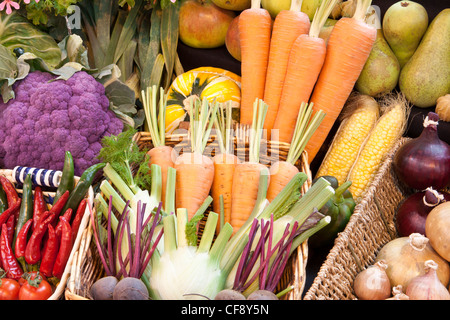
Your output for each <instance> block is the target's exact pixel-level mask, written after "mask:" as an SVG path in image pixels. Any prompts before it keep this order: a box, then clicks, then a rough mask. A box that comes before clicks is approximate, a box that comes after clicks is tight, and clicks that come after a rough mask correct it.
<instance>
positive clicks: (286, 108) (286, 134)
mask: <svg viewBox="0 0 450 320" xmlns="http://www.w3.org/2000/svg"><path fill="white" fill-rule="evenodd" d="M335 3H336V0H324V1H323V2H322V3H321V5H320V7H319V8H318V10H317V12H316V14H315V15H314V18H313V21H312V23H311V28H310V30H309V33H304V34H301V35H299V36H298V37H297V38H296V39H295V41H294V42H293V44H292V48H291V50H290V54H289V59H288V62H287V70H286V72H285V74H286V76H285V79H284V83H283V89H282V92H281V97H280V103H279V108H278V112H277V115H276V118H275V120H274V125H273V129H275V130H277V131H278V139H279V141H282V142H286V143H291V142H292V137H293V135H294V130H295V120H296V119H297V114H298V112H299V109H300V106H301V104H302V102H305V103H308V102H309V98H310V96H311V93H312V91H313V88H314V85H315V84H316V81H317V78H318V77H319V74H320V72H321V70H322V66H323V64H324V61H325V54H326V45H325V41H324V40H323V39H322V38H320V37H319V33H320V29H321V28H322V26H323V25H324V23H325V22H326V20H327V17H328V16H329V14H330V12H331V10H332V9H333V7H334V5H335Z"/></svg>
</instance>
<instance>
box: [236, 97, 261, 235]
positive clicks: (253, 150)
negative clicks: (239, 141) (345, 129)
mask: <svg viewBox="0 0 450 320" xmlns="http://www.w3.org/2000/svg"><path fill="white" fill-rule="evenodd" d="M253 109H254V111H253V121H252V127H251V130H250V139H249V161H247V162H242V163H239V164H237V165H236V168H235V170H234V177H233V189H232V193H231V225H232V226H233V230H234V233H235V232H236V231H237V230H239V228H240V227H241V226H242V225H243V224H244V223H245V222H246V221H247V219H248V218H249V217H250V215H251V213H252V211H253V209H254V207H255V204H256V200H257V196H258V191H259V181H260V176H261V175H268V174H269V172H268V169H267V167H266V166H265V165H263V164H261V163H260V162H259V152H260V145H261V137H262V131H263V129H262V127H263V123H264V120H265V116H266V112H267V104H266V103H265V102H264V101H262V100H261V99H256V100H255V102H254V104H253ZM266 188H267V186H266Z"/></svg>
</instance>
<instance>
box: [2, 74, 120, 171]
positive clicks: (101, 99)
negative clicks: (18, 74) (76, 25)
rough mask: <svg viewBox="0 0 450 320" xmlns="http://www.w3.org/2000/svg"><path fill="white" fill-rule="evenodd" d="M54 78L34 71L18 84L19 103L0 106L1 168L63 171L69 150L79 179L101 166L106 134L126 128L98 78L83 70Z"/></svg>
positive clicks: (16, 86)
mask: <svg viewBox="0 0 450 320" xmlns="http://www.w3.org/2000/svg"><path fill="white" fill-rule="evenodd" d="M54 78H55V76H53V75H52V74H50V73H48V72H40V71H34V72H31V73H30V74H29V75H28V76H27V77H26V78H25V79H24V80H21V81H18V82H17V83H16V84H15V85H14V87H13V89H14V92H15V94H16V97H15V99H12V100H10V101H8V103H6V104H4V103H3V102H0V166H1V167H3V168H13V167H15V166H29V167H36V168H42V169H53V170H62V169H63V164H64V156H65V151H70V152H71V153H72V156H73V159H74V168H75V174H76V175H78V176H80V175H81V174H82V173H83V171H84V170H85V169H86V168H88V167H89V166H91V165H93V164H95V163H97V162H99V160H98V159H97V156H98V153H99V151H100V149H101V139H102V138H103V136H105V135H117V134H119V133H120V132H121V131H122V130H123V122H122V121H121V120H120V119H119V118H117V117H116V115H115V114H114V113H113V112H112V111H111V110H110V109H109V100H108V98H107V97H106V95H105V89H104V87H103V85H102V84H101V83H99V82H97V81H96V80H95V79H94V77H92V76H91V75H89V74H88V73H86V72H84V71H80V72H77V73H75V74H74V75H73V76H72V77H71V78H69V79H68V80H55V81H50V80H52V79H54ZM0 100H1V99H0Z"/></svg>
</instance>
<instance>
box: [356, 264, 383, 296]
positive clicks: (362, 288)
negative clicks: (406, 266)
mask: <svg viewBox="0 0 450 320" xmlns="http://www.w3.org/2000/svg"><path fill="white" fill-rule="evenodd" d="M386 268H387V264H386V263H385V262H384V261H383V260H380V261H378V262H376V263H375V264H373V265H372V266H369V267H368V268H366V269H364V270H363V271H361V272H360V273H358V274H357V276H356V278H355V281H354V282H353V290H354V291H355V295H356V296H357V297H358V299H360V300H384V299H386V298H388V297H389V296H390V295H391V284H390V282H389V278H388V276H387V274H386Z"/></svg>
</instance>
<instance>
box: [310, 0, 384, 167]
mask: <svg viewBox="0 0 450 320" xmlns="http://www.w3.org/2000/svg"><path fill="white" fill-rule="evenodd" d="M370 4H371V0H358V2H357V7H356V11H355V14H354V15H353V17H351V18H347V17H344V18H341V19H339V21H338V22H336V24H335V25H334V27H333V31H332V32H331V34H330V38H329V39H328V44H327V54H326V57H325V63H324V65H323V68H322V71H321V72H320V75H319V79H318V80H317V83H316V86H315V88H314V91H313V93H312V96H311V99H310V102H313V103H314V109H315V110H319V109H321V110H323V111H324V112H325V113H326V114H327V115H326V117H325V119H324V120H323V121H322V124H321V125H320V127H319V129H318V130H316V132H315V133H314V135H313V136H312V137H311V139H310V141H309V143H308V145H307V146H306V151H307V152H308V156H309V161H312V160H313V159H314V157H315V156H316V155H317V152H318V151H319V149H320V148H321V146H322V144H323V143H324V141H325V139H326V137H327V135H328V133H329V132H330V130H331V128H332V127H333V125H334V123H335V121H336V119H337V117H338V116H339V114H340V112H341V110H342V108H343V106H344V104H345V102H346V101H347V99H348V97H349V96H350V94H351V92H352V90H353V87H354V85H355V82H356V80H357V79H358V77H359V75H360V73H361V70H362V68H363V67H364V64H365V62H366V60H367V58H368V57H369V54H370V51H371V50H372V46H373V44H374V42H375V39H376V36H377V30H376V29H375V28H374V27H372V26H369V25H368V24H366V23H365V22H364V18H365V14H366V12H367V9H368V7H369V6H370Z"/></svg>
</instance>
